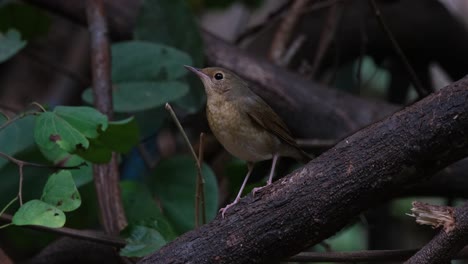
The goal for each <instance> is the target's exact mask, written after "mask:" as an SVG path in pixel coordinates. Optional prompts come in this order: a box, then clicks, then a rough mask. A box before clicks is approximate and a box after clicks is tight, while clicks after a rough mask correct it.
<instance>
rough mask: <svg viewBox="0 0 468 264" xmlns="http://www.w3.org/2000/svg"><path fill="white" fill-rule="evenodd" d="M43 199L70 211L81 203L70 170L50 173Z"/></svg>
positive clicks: (65, 210)
mask: <svg viewBox="0 0 468 264" xmlns="http://www.w3.org/2000/svg"><path fill="white" fill-rule="evenodd" d="M41 200H42V201H44V202H46V203H48V204H51V205H53V206H55V207H57V208H58V209H60V210H62V211H64V212H70V211H73V210H75V209H77V208H78V207H80V205H81V197H80V193H79V192H78V190H77V189H76V185H75V181H74V180H73V177H72V175H71V173H70V171H66V170H62V171H59V172H58V173H54V174H52V175H50V177H49V179H48V180H47V183H46V185H45V186H44V190H43V193H42V197H41Z"/></svg>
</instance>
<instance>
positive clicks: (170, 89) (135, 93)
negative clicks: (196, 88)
mask: <svg viewBox="0 0 468 264" xmlns="http://www.w3.org/2000/svg"><path fill="white" fill-rule="evenodd" d="M114 86H115V88H114V91H113V96H112V97H113V101H114V111H116V112H138V111H143V110H148V109H152V108H155V107H158V106H162V105H164V104H165V103H166V102H170V101H173V100H175V99H177V98H180V97H181V96H183V95H185V94H186V93H187V92H188V86H187V85H186V84H185V83H182V82H179V81H165V82H127V83H119V84H115V85H114ZM82 97H83V100H84V101H86V102H87V103H91V102H92V101H93V95H92V91H91V89H87V90H86V91H84V93H83V96H82Z"/></svg>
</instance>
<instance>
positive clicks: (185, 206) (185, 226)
mask: <svg viewBox="0 0 468 264" xmlns="http://www.w3.org/2000/svg"><path fill="white" fill-rule="evenodd" d="M202 175H203V177H204V179H205V184H204V187H205V189H204V191H205V207H206V218H207V220H208V221H210V220H212V219H213V218H214V217H215V216H216V213H217V212H218V185H217V182H216V177H215V175H214V173H213V171H212V170H211V168H210V167H209V166H208V165H206V164H203V166H202ZM196 176H197V169H196V166H195V161H194V160H193V158H191V157H188V156H175V157H172V158H170V159H166V160H163V161H161V162H160V164H159V165H158V167H157V168H156V170H155V171H154V175H153V176H152V177H151V178H150V179H149V188H150V191H151V192H152V193H153V194H154V195H155V196H156V197H157V199H158V201H159V202H160V204H161V207H162V210H163V212H164V213H165V215H166V216H167V218H168V219H169V221H170V222H171V224H172V225H173V226H174V230H175V231H176V233H177V234H179V235H180V234H183V233H185V232H187V231H189V230H192V229H193V228H194V227H195V207H194V205H195V189H196V184H195V183H196Z"/></svg>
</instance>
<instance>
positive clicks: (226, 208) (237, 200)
mask: <svg viewBox="0 0 468 264" xmlns="http://www.w3.org/2000/svg"><path fill="white" fill-rule="evenodd" d="M237 202H239V199H236V200H234V202H232V203H230V204H228V205H226V207H224V208H221V209H219V212H220V213H221V217H222V218H224V214H225V213H226V212H227V210H228V209H229V208H231V207H232V206H233V205H235V204H236V203H237Z"/></svg>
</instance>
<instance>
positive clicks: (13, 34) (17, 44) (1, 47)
mask: <svg viewBox="0 0 468 264" xmlns="http://www.w3.org/2000/svg"><path fill="white" fill-rule="evenodd" d="M24 46H26V41H24V40H21V35H20V33H19V32H18V31H16V30H15V29H9V30H8V31H7V32H6V33H5V34H2V33H1V32H0V63H2V62H4V61H6V60H8V59H9V58H11V57H12V56H13V55H15V54H16V53H17V52H18V51H20V50H21V49H22V48H24Z"/></svg>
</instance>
